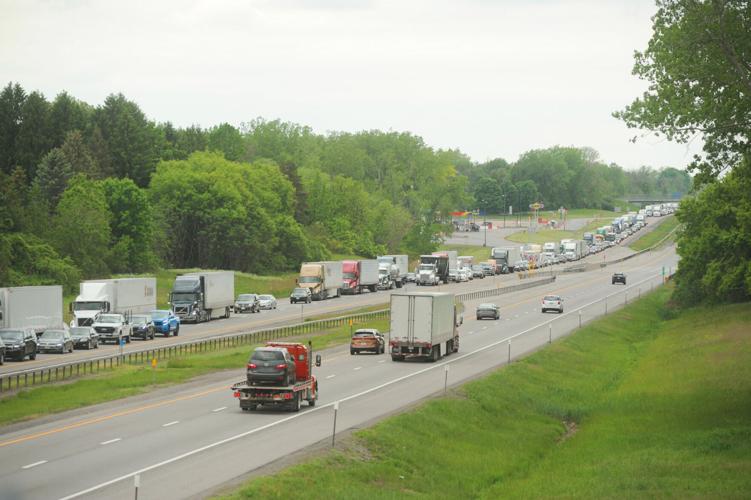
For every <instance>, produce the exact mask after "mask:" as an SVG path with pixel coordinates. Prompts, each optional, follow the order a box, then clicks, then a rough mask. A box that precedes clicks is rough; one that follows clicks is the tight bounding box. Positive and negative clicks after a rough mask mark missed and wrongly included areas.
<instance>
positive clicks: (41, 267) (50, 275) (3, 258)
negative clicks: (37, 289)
mask: <svg viewBox="0 0 751 500" xmlns="http://www.w3.org/2000/svg"><path fill="white" fill-rule="evenodd" d="M80 278H81V271H80V270H79V269H78V268H77V267H76V266H75V265H74V263H73V261H72V260H71V259H70V258H68V257H61V256H60V255H59V254H58V253H57V251H56V250H55V249H54V248H52V246H50V245H49V244H48V243H46V242H44V241H42V240H41V239H40V238H38V237H36V236H34V235H31V234H22V233H10V234H0V287H3V286H28V285H63V287H64V288H65V290H66V291H68V292H70V291H73V290H77V289H78V282H79V281H80Z"/></svg>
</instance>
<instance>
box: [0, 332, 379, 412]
mask: <svg viewBox="0 0 751 500" xmlns="http://www.w3.org/2000/svg"><path fill="white" fill-rule="evenodd" d="M357 328H378V329H379V330H381V331H387V330H388V328H389V324H388V320H375V321H367V322H362V323H359V324H358V323H355V324H353V325H352V327H350V326H349V325H345V326H341V327H337V328H328V329H325V330H323V329H322V330H320V332H319V333H314V334H306V335H303V336H300V337H295V338H294V339H292V338H291V339H287V340H290V341H292V340H294V341H300V342H306V343H307V342H308V340H310V341H311V342H312V343H313V350H314V351H320V350H322V349H326V348H328V347H333V346H336V345H340V344H344V343H347V342H349V338H350V330H351V329H353V330H354V329H357ZM253 347H254V346H251V345H248V346H242V347H236V348H231V349H222V350H218V351H214V352H208V353H200V354H190V355H186V356H182V357H179V358H172V359H170V360H164V361H160V362H159V363H158V365H157V368H156V369H155V370H152V368H151V367H150V366H135V365H122V366H119V367H115V368H113V369H112V370H110V371H104V372H100V373H99V374H96V375H91V376H88V375H87V376H86V377H82V378H81V379H78V380H75V381H73V382H70V383H59V384H53V385H48V386H43V387H36V388H31V389H26V390H23V391H20V392H18V393H17V394H15V395H10V396H5V397H3V398H2V399H0V425H6V424H10V423H13V422H19V421H24V420H30V419H33V418H37V417H41V416H44V415H50V414H54V413H59V412H62V411H66V410H73V409H76V408H82V407H85V406H90V405H93V404H98V403H104V402H107V401H114V400H116V399H121V398H125V397H128V396H134V395H136V394H143V393H146V392H148V391H150V390H153V389H155V388H157V387H163V386H166V385H173V384H179V383H181V382H186V381H188V380H190V379H192V378H195V377H197V376H200V375H204V374H207V373H210V372H215V371H219V370H230V369H237V370H238V376H239V377H242V376H243V375H242V373H244V372H243V367H244V366H245V363H246V361H247V359H248V356H249V353H250V352H251V350H252V349H253Z"/></svg>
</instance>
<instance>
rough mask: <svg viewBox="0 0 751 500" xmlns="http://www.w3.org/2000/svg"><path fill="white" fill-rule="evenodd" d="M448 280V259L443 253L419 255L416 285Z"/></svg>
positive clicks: (446, 281)
mask: <svg viewBox="0 0 751 500" xmlns="http://www.w3.org/2000/svg"><path fill="white" fill-rule="evenodd" d="M441 282H443V283H448V282H449V259H448V257H447V256H445V255H421V256H420V265H419V266H418V268H417V284H418V285H423V286H424V285H439V284H440V283H441Z"/></svg>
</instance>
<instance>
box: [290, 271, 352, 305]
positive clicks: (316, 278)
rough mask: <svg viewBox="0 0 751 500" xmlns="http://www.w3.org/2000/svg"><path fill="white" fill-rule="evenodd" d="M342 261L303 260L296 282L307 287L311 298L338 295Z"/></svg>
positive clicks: (340, 286)
mask: <svg viewBox="0 0 751 500" xmlns="http://www.w3.org/2000/svg"><path fill="white" fill-rule="evenodd" d="M342 281H343V279H342V263H341V262H339V261H336V262H334V261H325V262H304V263H303V264H302V266H300V277H299V278H297V284H298V286H299V287H300V288H309V289H310V294H311V298H312V299H313V300H325V299H327V298H329V297H338V296H339V293H340V290H341V288H342Z"/></svg>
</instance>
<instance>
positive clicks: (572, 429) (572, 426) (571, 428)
mask: <svg viewBox="0 0 751 500" xmlns="http://www.w3.org/2000/svg"><path fill="white" fill-rule="evenodd" d="M562 423H563V426H564V427H565V428H566V432H564V433H563V435H562V436H561V437H559V438H558V444H561V443H564V442H566V441H567V440H568V439H569V438H571V437H572V436H573V435H574V434H576V432H577V431H578V430H579V427H578V426H577V425H576V422H571V421H568V420H564V421H563V422H562Z"/></svg>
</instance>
